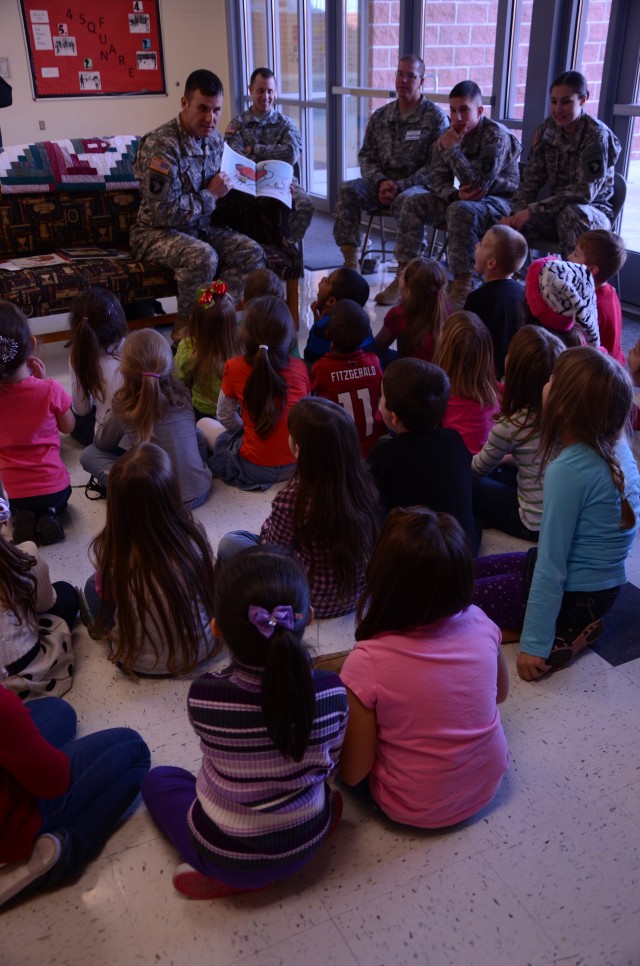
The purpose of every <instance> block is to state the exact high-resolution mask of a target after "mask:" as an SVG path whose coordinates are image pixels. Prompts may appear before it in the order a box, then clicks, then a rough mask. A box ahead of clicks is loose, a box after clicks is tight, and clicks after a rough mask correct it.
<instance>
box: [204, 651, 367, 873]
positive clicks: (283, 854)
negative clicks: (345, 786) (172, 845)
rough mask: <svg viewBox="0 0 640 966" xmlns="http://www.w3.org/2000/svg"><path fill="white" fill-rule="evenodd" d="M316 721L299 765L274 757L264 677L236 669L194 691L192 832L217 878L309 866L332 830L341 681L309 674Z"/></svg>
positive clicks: (343, 706) (342, 714)
mask: <svg viewBox="0 0 640 966" xmlns="http://www.w3.org/2000/svg"><path fill="white" fill-rule="evenodd" d="M313 682H314V686H315V692H316V714H315V719H314V723H313V727H312V730H311V735H310V739H309V744H308V746H307V750H306V751H305V753H304V757H303V758H302V761H300V762H295V761H293V759H292V758H288V757H285V755H283V754H282V752H280V751H278V750H277V749H276V748H275V747H274V746H273V743H272V741H271V739H270V738H269V735H268V733H267V728H266V724H265V721H264V715H263V713H262V709H261V707H260V690H261V677H260V671H259V670H258V669H255V668H247V667H243V666H241V665H239V664H232V665H231V666H230V667H228V668H225V669H224V670H222V671H219V672H217V673H213V674H204V675H203V676H202V677H200V678H198V679H197V680H196V681H194V682H193V684H192V685H191V688H190V690H189V699H188V707H189V718H190V720H191V724H192V725H193V728H194V730H195V732H196V734H197V735H198V736H199V737H200V744H201V747H202V752H203V759H202V767H201V769H200V772H199V774H198V778H197V781H196V795H197V798H196V800H195V802H194V803H193V805H192V806H191V810H190V813H189V827H190V829H191V833H192V835H193V837H194V842H195V846H196V848H197V850H198V851H199V852H200V853H201V854H202V855H203V857H206V858H207V860H209V861H210V862H212V863H214V864H215V865H216V866H217V867H218V868H220V869H221V870H224V869H228V870H229V871H234V872H237V871H242V870H245V871H258V870H270V869H273V870H274V873H276V874H277V871H278V869H279V868H285V867H289V866H292V865H297V864H298V863H300V864H303V863H304V862H305V861H306V859H308V858H310V857H311V856H312V855H313V853H314V852H315V851H316V850H317V849H318V847H319V846H320V845H321V844H322V842H323V841H324V839H325V838H326V836H327V833H328V830H329V825H330V822H331V805H330V799H329V790H328V786H327V785H326V781H327V779H328V778H329V777H330V776H331V775H332V774H333V772H334V771H335V770H336V767H337V763H338V756H339V753H340V748H341V747H342V742H343V739H344V733H345V728H346V724H347V713H348V705H347V697H346V692H345V689H344V687H343V685H342V683H341V681H340V678H339V677H338V676H337V674H334V673H333V672H331V671H313Z"/></svg>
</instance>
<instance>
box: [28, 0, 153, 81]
mask: <svg viewBox="0 0 640 966" xmlns="http://www.w3.org/2000/svg"><path fill="white" fill-rule="evenodd" d="M20 6H21V8H22V17H23V20H24V33H25V38H26V41H27V50H28V52H29V63H30V66H31V76H32V78H33V93H34V96H35V97H36V98H45V97H96V96H101V95H104V94H107V95H118V94H166V92H167V91H166V85H165V79H164V57H163V53H162V34H161V30H160V0H104V2H103V3H96V2H94V0H90V2H87V0H20Z"/></svg>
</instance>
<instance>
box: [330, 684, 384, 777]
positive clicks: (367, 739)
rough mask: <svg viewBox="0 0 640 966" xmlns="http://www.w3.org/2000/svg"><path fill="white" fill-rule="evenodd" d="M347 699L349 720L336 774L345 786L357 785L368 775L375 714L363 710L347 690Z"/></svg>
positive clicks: (373, 756) (370, 709)
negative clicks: (338, 769)
mask: <svg viewBox="0 0 640 966" xmlns="http://www.w3.org/2000/svg"><path fill="white" fill-rule="evenodd" d="M347 698H348V699H349V720H348V722H347V733H346V735H345V737H344V744H343V745H342V751H341V752H340V771H339V773H338V774H339V777H340V778H341V779H342V781H343V782H345V784H347V785H357V784H358V782H360V781H362V779H363V778H365V777H366V776H367V775H368V774H369V772H370V771H371V768H372V766H373V762H374V760H375V757H376V713H375V711H374V710H373V708H365V706H364V705H363V704H362V702H361V701H360V699H359V698H356V696H355V694H354V693H353V691H350V690H349V688H347Z"/></svg>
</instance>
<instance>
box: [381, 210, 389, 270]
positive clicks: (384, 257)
mask: <svg viewBox="0 0 640 966" xmlns="http://www.w3.org/2000/svg"><path fill="white" fill-rule="evenodd" d="M380 244H381V246H382V261H383V262H386V260H387V241H386V238H385V234H384V215H380Z"/></svg>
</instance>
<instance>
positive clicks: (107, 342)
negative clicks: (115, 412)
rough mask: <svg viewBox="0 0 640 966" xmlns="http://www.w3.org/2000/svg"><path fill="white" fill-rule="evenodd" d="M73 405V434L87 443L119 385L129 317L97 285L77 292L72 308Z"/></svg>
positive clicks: (106, 291)
mask: <svg viewBox="0 0 640 966" xmlns="http://www.w3.org/2000/svg"><path fill="white" fill-rule="evenodd" d="M69 327H70V329H71V339H70V341H71V349H70V352H69V370H70V373H71V408H72V409H73V413H74V415H75V418H76V425H75V427H74V429H73V432H72V433H71V435H72V436H73V438H74V439H77V440H78V442H79V443H82V445H83V446H88V445H89V444H90V443H92V442H93V439H94V436H95V432H96V430H97V429H100V427H101V426H102V424H103V422H104V420H105V416H106V415H107V413H108V412H109V410H110V409H111V400H112V399H113V394H114V392H115V391H116V390H117V389H118V388H119V386H120V382H121V381H122V377H121V375H120V369H119V365H120V353H121V352H122V347H123V345H124V340H125V338H126V336H127V332H128V329H127V320H126V317H125V314H124V309H123V308H122V306H121V305H120V302H119V301H118V299H117V298H116V296H115V295H114V294H113V292H110V291H109V290H108V289H106V288H101V287H100V286H99V285H94V286H92V288H87V289H84V291H83V292H80V294H79V295H76V297H75V298H74V300H73V302H72V303H71V307H70V309H69Z"/></svg>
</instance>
